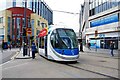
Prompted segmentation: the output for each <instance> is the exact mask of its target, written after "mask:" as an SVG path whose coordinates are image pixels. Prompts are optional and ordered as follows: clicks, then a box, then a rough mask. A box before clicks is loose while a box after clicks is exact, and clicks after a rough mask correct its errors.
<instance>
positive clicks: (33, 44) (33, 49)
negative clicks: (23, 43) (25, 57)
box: [31, 42, 36, 59]
mask: <svg viewBox="0 0 120 80" xmlns="http://www.w3.org/2000/svg"><path fill="white" fill-rule="evenodd" d="M31 49H32V59H34V58H35V51H36V46H35V43H34V42H33V43H32V46H31Z"/></svg>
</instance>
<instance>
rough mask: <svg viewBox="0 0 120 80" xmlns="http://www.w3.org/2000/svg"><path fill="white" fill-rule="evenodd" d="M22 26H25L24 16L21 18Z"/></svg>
mask: <svg viewBox="0 0 120 80" xmlns="http://www.w3.org/2000/svg"><path fill="white" fill-rule="evenodd" d="M22 25H23V26H22V27H25V18H22Z"/></svg>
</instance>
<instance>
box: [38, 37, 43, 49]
mask: <svg viewBox="0 0 120 80" xmlns="http://www.w3.org/2000/svg"><path fill="white" fill-rule="evenodd" d="M39 47H40V48H44V37H41V38H40V46H39Z"/></svg>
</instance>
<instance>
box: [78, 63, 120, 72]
mask: <svg viewBox="0 0 120 80" xmlns="http://www.w3.org/2000/svg"><path fill="white" fill-rule="evenodd" d="M77 62H78V63H81V62H80V61H77ZM82 64H87V65H92V66H97V67H103V68H109V69H114V70H118V71H120V69H117V68H113V67H108V66H101V65H98V64H91V63H82Z"/></svg>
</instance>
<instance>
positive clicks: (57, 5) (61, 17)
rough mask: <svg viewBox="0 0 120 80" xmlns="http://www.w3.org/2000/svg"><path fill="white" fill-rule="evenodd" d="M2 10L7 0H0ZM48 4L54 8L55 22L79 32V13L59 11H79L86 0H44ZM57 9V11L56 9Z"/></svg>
mask: <svg viewBox="0 0 120 80" xmlns="http://www.w3.org/2000/svg"><path fill="white" fill-rule="evenodd" d="M0 1H1V2H0V11H1V10H4V9H5V7H6V3H5V2H6V0H0ZM44 1H45V2H46V3H47V5H48V6H49V7H50V8H51V9H52V10H53V23H54V24H57V25H63V26H65V27H69V28H72V29H74V31H75V32H79V14H69V13H63V12H57V11H66V12H72V13H79V12H80V6H81V4H83V2H84V0H44ZM54 10H57V11H54Z"/></svg>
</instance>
